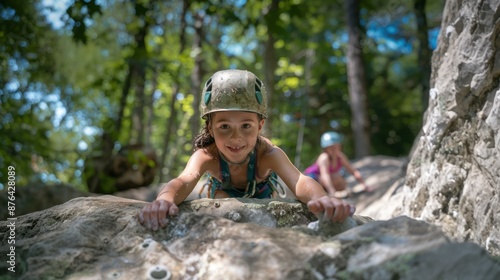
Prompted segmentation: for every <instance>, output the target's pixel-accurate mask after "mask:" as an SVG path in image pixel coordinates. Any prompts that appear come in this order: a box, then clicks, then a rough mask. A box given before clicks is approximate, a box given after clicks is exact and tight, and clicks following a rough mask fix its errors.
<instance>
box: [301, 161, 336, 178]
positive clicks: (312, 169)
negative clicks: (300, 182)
mask: <svg viewBox="0 0 500 280" xmlns="http://www.w3.org/2000/svg"><path fill="white" fill-rule="evenodd" d="M341 168H342V162H341V161H340V157H337V166H335V167H333V166H331V165H330V168H329V170H328V171H329V172H330V174H334V173H337V172H339V171H340V169H341ZM304 174H306V175H307V174H316V175H318V176H319V174H320V170H319V165H318V163H317V162H314V163H313V164H312V165H311V166H309V167H308V168H306V170H304Z"/></svg>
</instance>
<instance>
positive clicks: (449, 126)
mask: <svg viewBox="0 0 500 280" xmlns="http://www.w3.org/2000/svg"><path fill="white" fill-rule="evenodd" d="M499 34H500V1H497V0H484V1H473V0H462V1H447V2H446V7H445V10H444V14H443V21H442V25H441V32H440V35H439V38H438V40H439V42H438V47H437V49H436V50H435V52H434V54H433V61H432V67H433V71H432V78H431V87H432V89H431V91H430V102H429V103H430V104H429V108H428V110H427V112H426V118H425V121H424V125H423V129H422V131H421V136H420V138H419V139H418V141H417V142H416V145H415V146H414V152H413V154H412V155H411V161H410V163H409V166H408V170H407V177H406V182H405V186H404V188H402V189H401V191H400V192H398V193H397V194H396V195H393V196H392V197H391V199H390V200H389V202H388V204H392V205H398V206H397V207H394V208H393V209H388V212H386V213H384V214H383V215H384V217H385V218H387V217H393V216H398V215H401V214H403V215H408V216H410V217H413V218H417V219H420V220H423V221H426V222H429V223H431V224H435V225H439V226H440V227H442V229H443V231H444V232H445V233H446V234H447V235H448V236H449V237H451V238H453V239H456V240H458V241H472V242H475V243H477V244H480V245H481V246H482V247H484V248H486V249H487V250H488V251H489V252H490V253H491V254H493V255H497V256H499V255H500V230H499V225H500V210H499V209H500V208H499V205H500V84H499V77H500V36H499ZM389 211H392V213H389ZM371 217H373V218H375V219H378V218H381V216H377V215H371Z"/></svg>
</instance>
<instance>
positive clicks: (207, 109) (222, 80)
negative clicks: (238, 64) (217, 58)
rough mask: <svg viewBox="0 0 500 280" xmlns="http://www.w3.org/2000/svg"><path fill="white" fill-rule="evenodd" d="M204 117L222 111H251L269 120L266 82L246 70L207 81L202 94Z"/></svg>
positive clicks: (217, 75)
mask: <svg viewBox="0 0 500 280" xmlns="http://www.w3.org/2000/svg"><path fill="white" fill-rule="evenodd" d="M200 108H201V117H202V118H203V119H206V118H207V115H208V114H210V113H214V112H221V111H247V112H254V113H257V114H260V115H261V116H262V117H263V118H267V95H266V89H265V87H264V84H263V83H262V81H261V80H260V79H259V78H257V76H255V75H254V74H253V73H252V72H249V71H245V70H233V69H231V70H222V71H218V72H215V73H214V74H213V75H212V77H210V79H208V80H207V82H206V83H205V86H204V88H203V91H202V93H201V106H200Z"/></svg>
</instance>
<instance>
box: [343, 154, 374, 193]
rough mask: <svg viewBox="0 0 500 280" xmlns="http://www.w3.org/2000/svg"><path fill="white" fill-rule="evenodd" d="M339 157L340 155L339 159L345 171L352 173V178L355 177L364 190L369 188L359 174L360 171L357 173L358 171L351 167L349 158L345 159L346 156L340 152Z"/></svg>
mask: <svg viewBox="0 0 500 280" xmlns="http://www.w3.org/2000/svg"><path fill="white" fill-rule="evenodd" d="M339 157H340V160H341V161H342V165H343V166H344V167H345V168H346V169H347V171H349V173H351V174H352V176H354V178H356V180H357V181H358V182H359V183H360V184H362V185H363V186H364V187H365V189H366V190H369V187H368V186H367V185H366V183H365V181H364V180H363V177H362V176H361V173H359V171H358V170H357V169H356V168H354V167H352V165H351V163H350V162H349V159H347V156H346V155H345V154H344V153H342V152H340V153H339Z"/></svg>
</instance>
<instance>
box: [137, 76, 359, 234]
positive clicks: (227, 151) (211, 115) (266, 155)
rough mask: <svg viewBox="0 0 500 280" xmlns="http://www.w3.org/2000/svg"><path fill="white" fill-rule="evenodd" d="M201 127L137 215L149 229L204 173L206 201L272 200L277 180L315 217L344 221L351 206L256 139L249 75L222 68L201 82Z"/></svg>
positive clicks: (259, 94)
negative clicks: (175, 172) (180, 163)
mask: <svg viewBox="0 0 500 280" xmlns="http://www.w3.org/2000/svg"><path fill="white" fill-rule="evenodd" d="M201 100H202V101H201V114H202V116H201V117H202V118H203V119H204V120H205V126H204V128H203V130H202V132H201V134H200V135H198V136H197V137H196V139H195V142H194V146H195V151H194V153H193V154H192V155H191V157H190V159H189V161H188V163H187V165H186V167H185V169H184V170H183V171H182V172H181V174H180V175H179V176H178V177H177V178H174V179H172V180H170V181H169V182H168V183H166V184H165V185H164V186H163V188H162V190H161V191H160V193H159V194H158V196H157V198H156V200H155V201H153V202H151V203H148V204H147V205H146V206H144V208H143V209H142V210H141V211H140V213H139V221H140V222H141V224H142V225H144V226H145V227H146V228H148V229H153V230H155V231H156V230H158V228H159V227H162V228H163V227H165V226H166V225H167V218H168V217H169V216H172V215H176V214H177V213H178V212H179V208H178V207H177V205H178V204H180V203H181V202H183V201H184V200H185V199H186V197H187V196H188V195H189V194H190V193H191V191H192V190H193V189H194V187H195V185H196V184H197V182H198V181H199V179H200V178H201V176H202V175H203V174H204V173H205V172H207V173H208V174H209V175H210V177H209V182H208V183H209V187H210V197H211V198H226V197H253V198H270V197H271V195H272V193H273V192H274V191H277V189H276V184H275V183H274V182H275V180H276V176H279V177H280V178H281V179H282V180H283V181H284V182H285V184H286V185H287V186H288V187H289V188H290V190H291V191H292V192H293V193H294V194H295V196H296V197H297V198H298V199H299V200H300V201H301V202H303V203H306V204H307V207H308V208H309V210H310V211H311V212H312V213H314V214H316V215H317V216H320V215H323V217H324V218H326V219H329V220H332V221H343V220H344V219H345V218H347V217H348V216H350V215H352V214H353V213H354V211H355V208H354V206H353V205H351V204H349V203H347V202H344V201H342V200H340V199H337V198H335V197H330V196H328V195H327V193H326V192H325V191H324V189H323V187H322V186H321V185H320V184H318V182H316V181H315V180H314V179H312V178H311V177H308V176H305V175H303V174H302V173H301V172H300V171H299V170H298V169H297V168H296V167H295V166H294V165H293V164H292V163H291V162H290V160H289V159H288V156H287V155H286V154H285V153H284V152H283V150H281V149H280V148H278V147H276V146H275V145H273V143H271V141H270V140H269V139H267V138H265V137H263V136H261V135H260V132H261V130H262V127H263V126H264V122H265V119H266V117H267V96H266V91H265V87H264V85H263V83H262V81H261V80H260V79H258V78H257V77H256V76H255V75H254V74H253V73H251V72H248V71H243V70H224V71H219V72H216V73H215V74H213V76H212V77H211V78H210V79H208V81H207V82H206V83H205V86H204V89H203V92H202V98H201Z"/></svg>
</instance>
